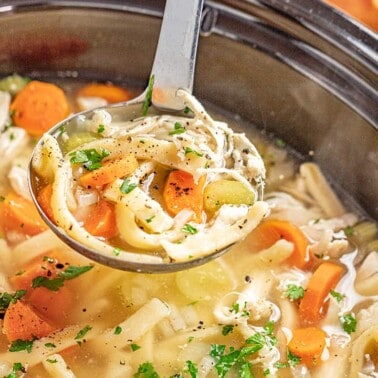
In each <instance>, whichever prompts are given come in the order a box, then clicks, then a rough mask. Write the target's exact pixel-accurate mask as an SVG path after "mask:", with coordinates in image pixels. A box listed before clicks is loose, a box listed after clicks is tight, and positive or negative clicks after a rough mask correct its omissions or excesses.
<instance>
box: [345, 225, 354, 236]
mask: <svg viewBox="0 0 378 378" xmlns="http://www.w3.org/2000/svg"><path fill="white" fill-rule="evenodd" d="M344 233H345V235H346V236H353V235H354V228H353V227H351V226H348V227H345V228H344Z"/></svg>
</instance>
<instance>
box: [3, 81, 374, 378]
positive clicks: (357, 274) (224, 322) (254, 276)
mask: <svg viewBox="0 0 378 378" xmlns="http://www.w3.org/2000/svg"><path fill="white" fill-rule="evenodd" d="M15 79H16V78H15V77H13V76H12V77H10V78H7V79H6V80H7V82H8V83H9V82H12V83H14V81H15ZM21 79H22V80H21ZM16 82H17V83H18V84H19V86H18V87H17V90H16V91H15V92H11V88H14V86H9V85H5V84H6V81H0V89H1V91H2V92H0V120H1V130H2V132H1V134H0V156H1V159H0V164H1V169H2V172H3V173H4V174H3V175H2V176H1V178H0V180H1V181H0V190H1V192H0V195H1V202H0V210H1V235H2V239H0V244H1V248H0V259H1V263H0V312H1V315H2V316H1V318H2V320H1V327H2V335H1V337H0V375H1V376H4V377H15V376H24V377H92V376H93V375H95V376H99V377H171V376H175V377H252V376H255V377H263V376H268V377H269V376H271V377H274V376H276V377H299V376H300V377H309V376H311V377H322V378H323V377H374V376H376V375H377V364H378V354H377V338H378V336H377V335H378V321H377V319H378V304H377V303H378V302H377V299H378V282H377V277H378V227H377V224H376V223H374V222H372V221H370V220H367V219H364V218H363V217H362V216H361V215H360V214H358V213H356V212H354V211H353V209H351V208H349V203H347V202H346V203H345V204H343V203H341V202H340V200H339V199H338V197H337V196H336V194H335V193H334V192H333V190H332V188H331V186H330V185H329V183H328V182H327V180H326V179H325V177H324V175H323V174H322V172H321V171H320V169H319V167H318V166H317V165H316V164H314V163H311V162H306V163H302V162H298V161H295V160H293V159H292V157H291V156H290V155H289V154H288V150H287V148H286V147H285V145H284V143H283V142H282V141H280V140H276V141H274V140H272V141H271V140H266V139H264V138H262V137H260V136H259V135H258V134H257V133H254V135H253V138H252V139H253V140H254V141H255V143H256V146H257V147H258V150H259V151H260V153H261V155H262V156H263V159H264V162H265V166H266V170H267V173H266V184H267V186H266V191H265V196H264V198H265V201H266V203H267V206H268V207H269V214H268V215H267V216H266V217H265V218H264V219H263V221H262V222H261V223H260V224H259V225H258V226H257V227H256V228H255V229H254V230H253V231H252V232H251V233H250V234H248V235H247V236H246V237H245V238H244V239H243V240H242V241H241V242H240V243H239V244H237V246H234V247H232V248H231V250H230V251H229V253H227V254H226V255H224V256H222V257H220V258H218V259H216V260H214V261H212V262H210V263H207V264H205V265H203V266H200V267H196V268H193V269H190V270H186V271H182V272H177V273H169V274H156V275H148V274H138V273H130V272H122V271H118V270H113V269H110V268H108V267H104V266H102V265H99V264H96V263H93V262H91V261H89V260H87V259H86V258H85V257H83V256H81V255H79V254H78V253H76V252H75V251H73V250H71V249H70V248H69V247H67V246H66V245H65V244H63V243H62V242H61V241H60V239H58V238H57V237H56V236H55V234H53V233H52V231H50V230H49V229H48V228H47V227H46V225H45V224H44V223H43V221H42V220H41V218H40V217H39V215H38V212H37V211H36V209H35V208H34V205H33V203H32V202H31V200H30V196H29V193H28V191H27V183H26V169H27V165H28V160H29V157H30V153H31V150H32V147H33V139H32V138H31V137H30V135H31V134H30V132H29V131H28V130H27V128H25V127H24V126H19V125H17V124H14V123H12V120H13V122H15V121H16V119H14V118H13V117H12V116H13V114H12V113H9V109H10V108H11V104H12V103H14V98H15V96H16V95H17V93H18V92H19V91H22V88H24V86H25V85H26V84H27V83H26V82H25V80H23V78H20V77H17V81H16ZM61 85H62V88H64V91H65V93H66V96H67V94H69V93H72V91H71V89H72V83H68V84H66V83H64V82H63V83H61ZM75 85H76V86H75V88H77V87H80V88H79V89H81V87H83V86H84V85H83V84H77V83H75ZM91 85H92V84H91ZM78 93H79V94H76V91H74V93H73V94H72V95H70V96H68V101H69V103H70V104H74V103H75V102H76V101H78V100H79V101H80V103H83V102H85V104H86V105H88V104H98V102H99V101H100V100H101V101H107V100H106V99H105V98H100V97H96V96H94V97H93V99H92V98H90V96H89V97H86V98H85V101H82V98H80V99H79V98H78V96H79V97H80V96H81V95H80V93H83V92H80V91H78ZM84 93H86V92H85V91H84ZM102 93H103V92H102ZM71 97H72V98H71ZM99 99H100V100H99ZM71 106H73V105H71ZM192 111H194V112H195V109H194V107H193V109H192ZM138 125H139V124H138ZM168 125H170V127H171V128H168V126H166V128H165V129H164V128H161V129H160V128H159V129H158V131H159V132H160V131H161V132H162V133H163V131H164V130H165V134H167V132H166V130H172V131H174V130H179V129H180V128H181V126H177V127H176V128H175V124H174V123H172V121H169V122H168ZM230 125H231V126H232V128H233V129H236V127H237V125H235V123H234V121H232V120H230ZM240 125H241V126H242V128H244V129H245V130H246V132H247V130H248V133H249V134H248V135H250V134H251V133H252V132H253V131H252V130H251V129H250V128H249V127H247V126H246V125H243V124H242V122H240ZM106 126H107V124H104V129H103V128H101V130H102V132H105V130H107V131H110V130H111V129H109V128H107V127H106ZM139 126H140V125H139ZM234 126H235V127H234ZM133 127H136V126H135V124H133ZM149 127H154V126H153V125H149ZM32 130H33V134H34V135H35V130H37V129H36V128H35V127H33V128H32ZM222 130H223V129H222ZM225 130H227V129H226V128H225ZM42 133H43V131H42V132H41V134H42ZM137 133H138V135H139V137H140V135H141V133H140V131H137ZM186 133H189V132H188V131H187V132H186ZM186 133H185V134H186ZM95 134H96V133H95ZM183 134H184V133H183ZM150 135H151V132H150V131H148V132H147V133H146V138H147V137H149V136H150ZM204 137H207V134H205V136H204ZM85 138H87V139H86V140H85V143H91V144H90V145H89V146H91V148H92V147H95V146H96V143H97V142H98V141H99V138H98V137H96V138H93V132H92V133H85V134H82V135H81V137H80V138H79V140H78V143H79V144H83V142H84V139H85ZM105 138H111V136H110V135H109V136H106V137H105ZM105 138H104V139H105ZM63 139H64V138H63V137H62V142H64V140H63ZM126 139H127V137H126ZM161 140H164V139H163V138H162V139H161ZM53 142H54V141H53ZM73 142H74V140H73V139H67V141H66V143H68V146H67V147H66V153H67V154H68V156H67V162H66V164H67V166H68V167H69V170H68V172H71V170H72V175H73V177H74V178H75V179H76V180H80V178H81V177H83V175H84V174H85V173H86V170H85V168H83V167H81V166H80V165H82V163H85V162H81V163H76V162H75V163H72V162H71V161H70V159H71V158H72V157H75V158H77V155H76V154H73V155H72V156H69V154H70V153H71V152H73V151H75V148H76V147H77V146H78V145H79V144H77V145H76V146H74V144H75V143H73ZM180 142H182V143H183V142H184V140H182V141H180ZM70 143H71V144H70ZM72 143H73V144H72ZM128 143H130V142H128ZM129 147H130V146H128V148H129ZM207 148H210V147H207ZM87 149H90V148H87ZM96 150H97V146H96ZM107 151H109V152H110V153H112V149H111V148H110V147H108V149H107ZM211 151H213V150H211ZM97 152H98V153H99V155H100V156H101V150H100V149H99V150H97ZM129 152H130V151H129ZM105 154H106V153H105ZM109 156H110V155H108V156H106V157H104V159H103V160H105V159H108V158H109ZM123 156H126V154H125V155H123ZM130 156H133V154H130V153H129V154H128V155H127V159H129V160H130V161H129V162H128V166H130V165H131V164H132V162H131V160H132V157H130ZM92 163H93V162H92ZM92 163H91V164H92ZM94 163H95V162H94ZM146 163H147V164H150V163H151V161H147V162H146ZM152 164H155V163H152ZM117 169H118V168H117ZM140 169H141V163H138V166H137V167H136V171H139V170H140ZM145 169H146V172H147V175H146V177H147V176H150V178H149V180H150V181H151V182H150V181H149V180H148V179H147V178H144V180H142V182H143V185H140V183H141V181H140V179H139V181H138V180H137V179H136V173H135V171H134V172H133V173H132V174H131V175H129V176H128V178H129V181H126V183H125V180H122V179H121V181H122V183H120V184H121V186H123V187H124V190H125V191H127V190H129V189H127V188H130V187H133V186H134V185H135V187H138V188H139V189H140V190H141V191H143V190H148V189H149V191H150V192H151V193H153V194H154V196H158V193H159V192H162V191H163V187H164V186H162V185H161V183H160V182H158V181H157V179H155V177H157V176H158V174H161V177H164V179H166V177H168V176H169V174H170V172H171V171H172V172H176V171H178V170H172V169H170V168H169V166H168V167H167V166H163V167H160V166H159V167H157V165H156V166H155V167H154V168H153V169H152V170H149V169H147V168H145ZM209 169H215V168H214V167H212V168H210V167H209ZM155 170H156V171H157V172H156V176H153V177H152V178H151V172H152V171H155ZM89 172H90V171H89ZM93 172H94V171H93ZM69 174H71V173H69ZM214 175H215V176H216V177H219V180H217V181H214V182H215V183H217V182H218V184H214V185H219V186H220V188H219V190H221V191H224V190H225V189H224V187H223V186H224V185H225V184H224V181H227V180H228V181H232V182H233V183H232V184H231V183H229V182H227V184H228V185H226V189H227V188H232V192H233V193H234V194H237V196H236V198H239V196H242V197H243V198H244V199H245V198H249V199H248V200H245V201H244V202H247V203H248V204H249V203H250V202H249V201H251V202H252V200H253V203H254V204H256V201H255V200H256V199H255V197H251V194H250V193H251V192H253V193H254V195H255V196H256V192H254V191H251V190H247V189H248V188H249V186H248V184H247V183H245V184H244V182H242V181H239V180H237V179H236V178H235V177H234V176H232V180H229V179H230V177H229V176H226V177H224V176H218V172H216V173H215V174H214ZM45 176H46V177H47V178H48V177H49V176H48V174H46V175H45ZM140 177H144V176H143V175H142V174H141V176H140ZM253 177H254V176H253ZM193 180H194V182H196V184H197V185H198V184H200V182H201V175H199V177H198V178H194V179H193ZM163 181H164V180H163ZM240 182H242V183H243V185H245V186H243V187H241V186H240V187H239V186H238V185H239V183H240ZM252 182H253V181H252ZM48 183H49V180H48V179H47V180H45V181H43V182H42V183H41V188H47V189H44V190H46V192H43V189H42V190H41V192H43V193H44V194H43V195H41V197H40V200H41V201H42V202H43V199H46V198H47V199H49V198H50V197H51V192H52V190H51V189H52V188H51V187H49V185H47V184H48ZM210 184H211V183H210ZM210 184H209V185H210ZM155 185H156V188H157V189H154V186H155ZM233 185H235V187H234V186H233ZM79 187H80V189H78V190H79V193H80V195H79V193H75V194H73V197H74V199H71V198H70V197H71V196H67V204H69V205H70V206H71V202H70V201H71V200H72V201H73V203H76V202H78V203H80V204H81V206H82V207H83V208H84V207H86V206H87V207H90V209H89V210H88V211H83V213H82V214H79V213H75V216H76V217H77V218H76V219H78V222H80V227H81V224H85V223H86V222H87V225H86V227H89V226H88V220H87V219H88V218H87V217H86V215H87V214H93V211H94V210H93V207H95V206H97V204H98V203H105V202H106V201H108V202H109V200H106V198H105V194H104V197H100V196H99V194H98V193H95V195H93V188H88V187H86V186H85V185H81V184H80V185H78V188H79ZM158 188H159V189H158ZM241 188H242V190H241ZM49 190H51V192H50V194H49ZM97 190H98V189H97ZM112 190H113V188H112V184H110V185H109V187H107V188H106V190H104V193H105V192H107V194H106V195H107V196H111V195H112ZM117 190H118V189H117ZM134 190H135V189H134ZM217 190H218V189H217ZM239 190H240V192H239ZM215 192H216V190H215ZM131 193H132V191H131ZM135 193H137V192H135ZM210 193H211V192H210ZM240 193H241V194H240ZM247 194H248V196H250V197H248V196H247ZM123 195H124V193H122V192H121V193H120V194H118V196H119V197H122V201H120V203H115V202H114V201H113V202H112V201H110V202H111V206H110V210H111V211H109V209H108V208H107V207H106V206H105V210H106V212H105V214H106V213H108V214H109V213H114V207H117V206H119V205H121V204H124V202H123V201H125V199H124V198H123ZM229 195H230V194H229ZM159 198H160V197H156V198H155V200H156V201H157V202H159ZM202 198H206V195H204V196H202ZM231 198H235V197H231ZM251 198H252V199H251ZM207 201H208V202H207V204H206V207H205V205H204V210H203V212H204V213H205V214H206V215H207V216H210V215H211V214H213V213H214V214H215V213H216V212H217V211H219V209H218V207H219V206H220V205H221V203H218V202H217V200H214V197H213V196H209V198H208V199H207ZM220 202H221V201H220ZM235 202H236V200H235V199H234V202H233V203H234V204H235ZM159 203H160V202H159ZM46 204H49V201H47V202H46V203H45V205H46ZM222 205H223V203H222ZM243 205H245V203H243ZM101 206H103V205H101ZM248 206H250V205H248ZM252 206H254V205H252ZM50 210H51V208H50ZM96 211H99V210H96ZM167 211H168V210H167ZM189 213H190V214H191V216H192V218H190V221H189V220H185V221H184V226H185V225H186V224H188V225H190V226H192V227H195V226H194V225H195V224H196V217H195V214H196V209H193V208H192V209H190V211H189ZM193 214H194V215H193ZM50 216H55V213H54V212H52V213H51V214H50ZM103 217H104V218H105V220H106V221H107V219H106V216H103ZM170 217H174V216H173V215H170ZM176 217H177V216H176ZM89 218H91V217H89ZM92 218H93V216H92ZM142 219H145V218H143V217H142ZM107 222H108V221H107ZM197 222H198V221H197ZM135 223H136V224H137V226H138V227H139V228H141V229H142V230H143V226H142V225H141V223H140V221H138V222H135ZM108 224H109V222H108ZM114 224H116V223H114ZM91 227H94V226H93V225H91ZM107 230H108V232H109V234H110V235H111V232H114V229H113V228H112V227H108V228H107ZM189 230H190V227H188V231H189ZM92 232H93V231H92ZM162 232H165V231H162ZM156 234H157V235H159V232H157V233H156ZM151 235H154V234H153V233H151ZM97 238H98V239H99V240H100V241H101V242H103V240H106V238H105V236H97ZM111 240H112V241H113V240H114V241H115V240H117V238H116V237H114V238H111ZM127 243H128V242H127ZM119 253H121V251H120V252H119ZM138 254H140V253H139V252H138ZM141 255H142V256H147V257H148V254H145V253H142V254H141ZM152 257H153V258H158V257H159V256H156V255H152ZM160 257H161V256H160Z"/></svg>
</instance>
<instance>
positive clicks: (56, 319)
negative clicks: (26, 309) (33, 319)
mask: <svg viewBox="0 0 378 378" xmlns="http://www.w3.org/2000/svg"><path fill="white" fill-rule="evenodd" d="M25 300H26V301H27V302H28V303H29V304H30V305H31V306H32V307H33V308H34V309H36V310H37V311H38V313H39V314H41V315H42V316H43V317H44V318H45V319H47V320H48V321H49V322H51V323H52V324H54V325H57V326H60V327H62V326H63V325H64V324H65V321H66V318H67V316H68V315H69V313H70V311H71V310H72V304H73V295H72V292H71V290H70V289H69V288H67V287H66V286H63V287H60V288H59V290H57V291H52V290H49V289H47V288H45V287H37V288H34V289H31V290H29V293H27V295H26V297H25Z"/></svg>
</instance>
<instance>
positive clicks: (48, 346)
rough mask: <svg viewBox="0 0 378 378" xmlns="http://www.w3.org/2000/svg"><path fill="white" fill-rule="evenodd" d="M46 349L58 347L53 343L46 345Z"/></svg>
mask: <svg viewBox="0 0 378 378" xmlns="http://www.w3.org/2000/svg"><path fill="white" fill-rule="evenodd" d="M45 347H46V348H56V345H55V344H53V343H46V344H45Z"/></svg>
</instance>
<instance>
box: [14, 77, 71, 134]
mask: <svg viewBox="0 0 378 378" xmlns="http://www.w3.org/2000/svg"><path fill="white" fill-rule="evenodd" d="M10 111H11V114H12V119H13V123H14V124H15V125H16V126H19V127H22V128H24V129H25V130H26V131H27V132H28V133H29V134H31V135H33V136H40V135H42V134H43V133H44V132H45V131H47V130H48V129H50V128H51V127H52V126H54V125H55V124H57V123H58V122H59V121H62V120H63V119H64V118H66V117H67V116H68V115H69V113H70V109H69V104H68V101H67V98H66V96H65V94H64V92H63V90H62V89H60V88H59V87H58V86H56V85H55V84H51V83H45V82H41V81H31V82H30V83H28V84H27V85H26V86H25V87H24V88H23V89H22V90H21V91H20V92H19V93H18V94H17V96H16V98H15V99H14V100H13V102H12V104H11V106H10Z"/></svg>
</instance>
